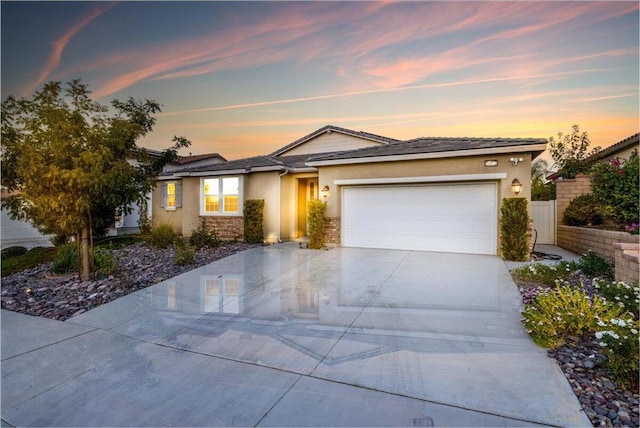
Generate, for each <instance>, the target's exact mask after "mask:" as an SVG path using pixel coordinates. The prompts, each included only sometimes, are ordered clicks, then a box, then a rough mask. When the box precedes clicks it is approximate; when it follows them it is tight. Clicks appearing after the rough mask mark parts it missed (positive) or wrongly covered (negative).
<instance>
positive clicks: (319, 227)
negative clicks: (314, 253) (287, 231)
mask: <svg viewBox="0 0 640 428" xmlns="http://www.w3.org/2000/svg"><path fill="white" fill-rule="evenodd" d="M326 212H327V203H326V202H321V201H319V200H317V199H312V200H310V201H309V203H308V205H307V225H308V226H307V234H308V235H309V248H313V249H316V250H319V249H321V248H322V247H324V214H325V213H326Z"/></svg>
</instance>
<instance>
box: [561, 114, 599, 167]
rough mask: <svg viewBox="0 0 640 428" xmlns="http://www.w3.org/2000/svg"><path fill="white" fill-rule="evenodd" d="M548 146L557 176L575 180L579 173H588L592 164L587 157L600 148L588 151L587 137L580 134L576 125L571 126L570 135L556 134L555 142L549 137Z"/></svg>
mask: <svg viewBox="0 0 640 428" xmlns="http://www.w3.org/2000/svg"><path fill="white" fill-rule="evenodd" d="M549 144H550V147H549V152H550V153H551V158H552V159H553V160H554V162H555V163H554V167H556V168H557V169H558V176H559V177H561V178H575V176H576V175H578V174H580V173H586V172H588V171H589V168H590V167H591V165H592V164H593V162H591V161H590V160H589V157H590V156H593V155H594V154H596V153H598V152H599V151H600V147H595V148H594V149H592V150H591V151H589V145H590V144H591V141H589V136H588V135H587V132H586V131H584V132H580V127H579V126H578V125H573V126H572V131H571V134H568V135H564V134H562V132H558V139H557V140H556V139H554V138H553V137H550V138H549Z"/></svg>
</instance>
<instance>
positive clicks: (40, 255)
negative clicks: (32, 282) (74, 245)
mask: <svg viewBox="0 0 640 428" xmlns="http://www.w3.org/2000/svg"><path fill="white" fill-rule="evenodd" d="M57 253H58V248H55V247H35V248H32V249H31V250H29V251H27V252H26V253H24V254H22V255H19V256H16V257H11V258H8V259H2V276H7V275H11V274H12V273H16V272H20V271H23V270H25V269H30V268H32V267H36V266H38V265H39V264H42V263H47V262H50V261H52V260H53V259H54V258H55V257H56V254H57Z"/></svg>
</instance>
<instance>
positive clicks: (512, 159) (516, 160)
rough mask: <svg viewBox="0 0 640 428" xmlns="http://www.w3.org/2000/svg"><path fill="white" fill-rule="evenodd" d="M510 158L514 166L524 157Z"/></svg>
mask: <svg viewBox="0 0 640 428" xmlns="http://www.w3.org/2000/svg"><path fill="white" fill-rule="evenodd" d="M509 160H510V161H511V163H512V164H513V166H516V165H518V162H522V161H523V160H524V159H522V158H511V159H509Z"/></svg>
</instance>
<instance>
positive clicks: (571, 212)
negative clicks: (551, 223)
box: [562, 193, 602, 226]
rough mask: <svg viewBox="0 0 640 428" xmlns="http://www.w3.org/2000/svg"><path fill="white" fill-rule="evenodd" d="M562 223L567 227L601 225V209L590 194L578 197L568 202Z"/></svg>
mask: <svg viewBox="0 0 640 428" xmlns="http://www.w3.org/2000/svg"><path fill="white" fill-rule="evenodd" d="M562 221H563V222H564V223H565V224H566V225H568V226H589V225H598V224H602V208H601V207H600V206H599V205H598V201H597V199H596V197H595V196H594V195H593V194H592V193H587V194H585V195H581V196H578V197H577V198H575V199H572V200H571V202H569V206H568V207H567V209H566V210H565V211H564V215H563V216H562Z"/></svg>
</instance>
